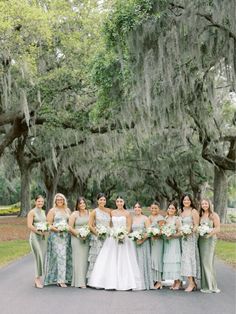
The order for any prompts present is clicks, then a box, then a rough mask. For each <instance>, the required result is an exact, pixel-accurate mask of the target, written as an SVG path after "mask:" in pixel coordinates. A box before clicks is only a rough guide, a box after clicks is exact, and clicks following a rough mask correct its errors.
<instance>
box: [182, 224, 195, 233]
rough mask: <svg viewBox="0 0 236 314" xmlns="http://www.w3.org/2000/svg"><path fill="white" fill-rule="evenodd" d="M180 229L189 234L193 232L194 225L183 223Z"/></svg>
mask: <svg viewBox="0 0 236 314" xmlns="http://www.w3.org/2000/svg"><path fill="white" fill-rule="evenodd" d="M180 231H181V233H182V234H183V235H188V234H191V233H192V231H193V226H192V225H187V224H186V225H182V226H181V227H180Z"/></svg>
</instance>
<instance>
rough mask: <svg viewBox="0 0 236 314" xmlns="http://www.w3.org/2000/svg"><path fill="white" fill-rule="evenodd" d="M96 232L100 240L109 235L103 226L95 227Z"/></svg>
mask: <svg viewBox="0 0 236 314" xmlns="http://www.w3.org/2000/svg"><path fill="white" fill-rule="evenodd" d="M96 231H97V234H98V237H99V238H101V239H105V238H106V237H107V236H108V234H109V228H107V227H105V226H103V225H97V226H96Z"/></svg>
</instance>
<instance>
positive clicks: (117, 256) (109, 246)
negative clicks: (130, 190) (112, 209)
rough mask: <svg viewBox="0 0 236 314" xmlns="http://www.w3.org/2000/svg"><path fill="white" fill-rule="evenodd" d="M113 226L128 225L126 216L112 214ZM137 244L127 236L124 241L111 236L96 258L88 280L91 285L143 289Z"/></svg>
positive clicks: (121, 288) (119, 288)
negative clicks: (120, 242) (120, 241)
mask: <svg viewBox="0 0 236 314" xmlns="http://www.w3.org/2000/svg"><path fill="white" fill-rule="evenodd" d="M112 223H113V228H117V227H120V226H126V217H124V216H119V217H117V216H112ZM141 278H142V277H141V274H140V270H139V267H138V263H137V257H136V251H135V244H134V243H133V241H132V240H131V239H129V238H128V237H127V236H126V238H125V241H124V243H122V244H119V243H118V242H117V240H115V239H114V238H112V237H109V238H107V239H106V240H105V242H104V244H103V247H102V249H101V251H100V253H99V255H98V257H97V259H96V262H95V265H94V268H93V271H92V273H91V276H90V278H89V281H88V285H89V286H90V287H95V288H104V289H115V290H130V289H132V290H142V289H144V284H143V282H142V279H141Z"/></svg>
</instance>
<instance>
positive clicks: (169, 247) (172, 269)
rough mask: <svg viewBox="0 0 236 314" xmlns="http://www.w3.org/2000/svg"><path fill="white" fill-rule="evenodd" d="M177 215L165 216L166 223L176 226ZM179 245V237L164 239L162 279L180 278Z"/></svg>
mask: <svg viewBox="0 0 236 314" xmlns="http://www.w3.org/2000/svg"><path fill="white" fill-rule="evenodd" d="M177 219H178V217H177V216H173V217H169V218H167V224H168V225H173V226H174V228H176V222H177ZM180 267H181V247H180V238H172V239H169V240H164V255H163V279H164V280H181V279H182V277H181V274H180Z"/></svg>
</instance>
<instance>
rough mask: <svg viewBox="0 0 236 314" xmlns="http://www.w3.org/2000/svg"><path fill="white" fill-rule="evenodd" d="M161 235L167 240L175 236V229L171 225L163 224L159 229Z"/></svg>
mask: <svg viewBox="0 0 236 314" xmlns="http://www.w3.org/2000/svg"><path fill="white" fill-rule="evenodd" d="M161 234H162V235H163V236H164V238H169V237H171V236H172V235H174V234H176V228H175V226H174V225H173V224H165V225H163V226H162V227H161ZM166 240H168V239H166Z"/></svg>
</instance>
